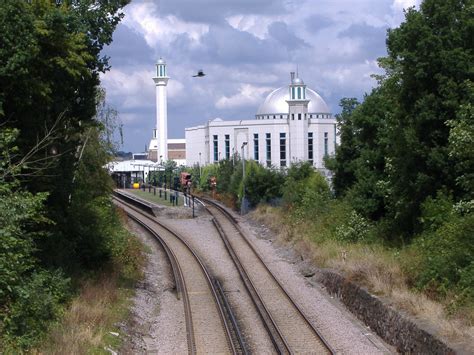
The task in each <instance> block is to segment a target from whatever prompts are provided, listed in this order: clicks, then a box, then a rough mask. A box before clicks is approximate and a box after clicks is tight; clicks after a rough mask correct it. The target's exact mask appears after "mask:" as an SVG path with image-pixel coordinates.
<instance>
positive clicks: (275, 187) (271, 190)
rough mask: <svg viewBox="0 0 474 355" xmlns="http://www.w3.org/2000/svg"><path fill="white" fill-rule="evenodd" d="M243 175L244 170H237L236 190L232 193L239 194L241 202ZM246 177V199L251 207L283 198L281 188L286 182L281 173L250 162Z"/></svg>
mask: <svg viewBox="0 0 474 355" xmlns="http://www.w3.org/2000/svg"><path fill="white" fill-rule="evenodd" d="M239 170H240V171H239ZM239 172H240V174H239ZM241 174H242V170H241V169H236V170H235V173H234V175H233V176H232V187H233V189H234V190H233V191H232V192H233V193H236V194H237V196H238V197H239V200H241V198H242V189H243V185H242V181H241V180H242V178H241ZM245 175H246V176H245V197H246V199H247V200H248V202H249V203H250V206H252V207H255V206H257V205H258V204H259V203H260V202H268V201H270V200H272V199H274V198H277V197H279V196H281V192H280V187H281V185H282V184H283V181H284V180H283V176H282V174H281V173H280V172H278V171H275V170H271V169H266V168H264V167H263V166H262V165H260V164H258V163H257V162H255V161H251V160H249V161H248V162H247V163H246V166H245ZM239 176H240V181H239ZM237 181H239V185H238V190H237V191H236V190H235V188H236V183H237Z"/></svg>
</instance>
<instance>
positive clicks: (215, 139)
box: [212, 134, 219, 161]
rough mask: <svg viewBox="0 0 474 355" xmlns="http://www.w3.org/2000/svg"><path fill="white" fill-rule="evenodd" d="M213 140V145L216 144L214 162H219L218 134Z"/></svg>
mask: <svg viewBox="0 0 474 355" xmlns="http://www.w3.org/2000/svg"><path fill="white" fill-rule="evenodd" d="M212 138H213V143H214V161H218V160H219V153H218V146H217V143H218V140H217V134H215V135H213V136H212Z"/></svg>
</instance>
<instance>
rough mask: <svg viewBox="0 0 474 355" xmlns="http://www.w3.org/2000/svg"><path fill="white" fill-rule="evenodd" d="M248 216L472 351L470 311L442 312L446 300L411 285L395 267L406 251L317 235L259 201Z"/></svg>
mask: <svg viewBox="0 0 474 355" xmlns="http://www.w3.org/2000/svg"><path fill="white" fill-rule="evenodd" d="M251 217H252V218H253V219H255V220H257V221H259V222H260V223H263V224H264V225H265V226H266V227H268V228H270V229H271V230H272V231H273V233H274V234H275V235H276V238H277V240H279V241H280V242H281V243H283V244H287V245H288V244H290V245H292V246H293V247H294V248H295V249H296V250H297V251H298V252H299V254H300V255H301V256H302V257H303V258H304V259H306V260H311V261H312V262H313V263H314V264H315V265H317V266H318V267H322V268H331V269H335V270H338V271H340V272H342V273H343V274H344V275H345V276H346V277H347V278H348V279H350V280H352V281H353V282H355V283H357V284H359V285H361V286H364V287H366V288H367V289H368V290H369V291H370V292H372V293H373V294H376V295H378V296H382V297H384V298H385V299H386V300H387V301H388V302H389V303H390V304H392V305H393V306H394V307H395V308H398V309H400V310H402V311H404V312H406V313H408V314H411V315H412V316H414V317H415V318H416V319H418V321H421V322H422V323H423V324H425V325H427V326H428V327H429V328H431V329H434V330H435V332H436V333H438V334H439V335H440V336H441V337H443V338H445V339H447V340H449V341H451V342H453V343H459V344H464V345H466V344H467V347H468V350H472V351H473V352H474V326H473V324H472V319H474V317H473V315H472V310H468V311H467V312H468V313H469V314H467V313H466V312H462V311H458V312H457V313H456V314H454V315H451V316H448V314H447V312H446V310H445V309H446V308H447V306H448V304H449V299H447V300H444V301H443V303H440V302H436V301H433V300H431V299H429V298H428V297H427V296H426V295H424V294H422V293H420V292H417V291H416V290H413V289H411V288H410V287H409V286H408V285H409V282H408V278H407V276H406V275H405V274H404V272H403V270H402V266H401V258H402V257H409V256H407V255H403V256H400V255H398V254H397V253H395V252H394V251H390V250H387V249H385V248H383V247H382V246H378V245H370V246H368V245H362V244H350V243H341V242H338V241H335V240H327V239H324V238H319V237H318V235H317V234H318V230H315V228H314V226H313V225H312V224H311V223H304V224H298V225H290V224H289V223H285V217H286V213H283V211H282V210H281V209H279V208H275V207H270V206H260V207H259V208H257V209H256V210H255V211H254V212H252V214H251ZM464 311H466V310H464Z"/></svg>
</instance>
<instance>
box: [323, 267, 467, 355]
mask: <svg viewBox="0 0 474 355" xmlns="http://www.w3.org/2000/svg"><path fill="white" fill-rule="evenodd" d="M317 279H318V281H319V282H320V283H322V284H323V285H324V286H325V287H326V289H327V291H328V292H329V293H330V294H332V295H334V296H336V297H337V298H339V299H340V301H341V302H342V303H344V305H345V306H346V307H347V308H348V309H349V310H350V311H351V312H352V313H353V314H354V315H356V316H357V317H358V318H359V319H360V320H361V321H362V322H364V323H365V324H366V325H367V326H369V327H370V328H371V329H372V330H373V331H374V332H376V333H377V334H378V335H379V336H380V337H381V338H382V339H384V340H385V341H386V342H387V343H388V344H390V345H392V346H394V347H396V348H397V350H398V351H399V352H401V353H404V354H405V353H409V354H455V353H456V351H455V350H454V349H452V348H451V347H449V346H448V345H446V344H445V343H444V342H442V341H441V340H439V339H437V338H436V337H435V336H434V335H432V334H430V333H429V332H428V331H427V330H424V329H422V327H421V326H420V325H419V324H416V323H415V322H414V321H413V320H411V319H409V317H407V316H405V315H403V314H401V313H400V312H399V311H396V310H394V309H392V308H391V307H390V306H388V305H387V304H385V303H383V302H382V300H380V299H379V298H377V297H375V296H373V295H371V294H370V293H369V292H367V291H366V290H364V289H362V288H361V287H359V286H357V285H356V284H354V283H352V282H350V281H348V280H347V279H346V278H344V277H343V276H341V275H339V274H338V273H336V272H334V271H330V270H322V271H321V272H320V273H318V275H317ZM461 352H462V351H461Z"/></svg>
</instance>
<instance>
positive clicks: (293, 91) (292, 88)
mask: <svg viewBox="0 0 474 355" xmlns="http://www.w3.org/2000/svg"><path fill="white" fill-rule="evenodd" d="M291 99H292V100H294V99H295V87H294V86H292V87H291Z"/></svg>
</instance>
